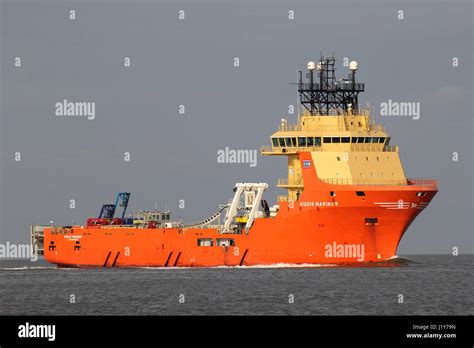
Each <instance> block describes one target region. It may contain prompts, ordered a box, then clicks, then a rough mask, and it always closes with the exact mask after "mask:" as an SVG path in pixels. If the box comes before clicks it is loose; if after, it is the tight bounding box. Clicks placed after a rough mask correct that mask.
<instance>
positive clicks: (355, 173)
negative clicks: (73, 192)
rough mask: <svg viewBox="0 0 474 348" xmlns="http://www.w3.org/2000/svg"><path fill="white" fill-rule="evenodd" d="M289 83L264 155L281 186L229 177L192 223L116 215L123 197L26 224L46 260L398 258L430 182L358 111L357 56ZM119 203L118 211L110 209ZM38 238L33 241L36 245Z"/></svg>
mask: <svg viewBox="0 0 474 348" xmlns="http://www.w3.org/2000/svg"><path fill="white" fill-rule="evenodd" d="M307 68H308V70H307V73H306V74H305V75H306V79H305V80H304V79H303V73H302V72H300V74H299V81H298V82H297V88H298V92H299V98H300V103H301V107H302V109H303V111H302V113H301V115H298V119H297V122H296V123H295V124H290V123H289V122H288V121H287V120H286V119H282V120H281V122H280V125H279V127H278V130H277V131H276V132H275V133H273V134H272V135H271V137H270V146H264V147H262V149H261V154H262V155H264V156H286V157H287V160H288V171H287V174H286V178H284V179H280V180H278V183H277V186H278V187H280V188H283V189H285V190H286V191H287V194H286V195H284V196H279V197H278V199H277V202H276V203H275V204H272V205H271V204H268V202H267V201H266V200H265V199H264V193H265V191H266V190H267V189H268V187H269V186H268V184H266V183H237V184H236V185H235V187H234V196H233V198H232V199H231V200H229V202H228V203H226V204H222V205H220V206H219V208H218V210H217V211H216V212H215V213H214V214H212V215H211V216H210V217H209V218H207V219H205V220H203V221H200V222H196V223H191V224H183V223H181V222H177V221H171V220H170V214H169V212H159V211H155V212H140V213H138V214H136V215H135V216H134V217H133V218H126V217H125V210H126V207H127V204H128V199H129V197H130V194H129V193H119V195H118V196H117V199H116V204H115V205H113V204H111V205H104V207H103V209H102V211H101V214H100V215H99V217H98V218H90V219H88V222H87V225H86V226H66V227H65V226H63V227H51V226H50V227H45V228H38V227H35V228H32V231H33V232H32V233H36V235H33V236H32V240H33V241H40V242H41V244H43V243H44V245H40V248H39V249H41V250H43V249H44V255H45V257H46V259H47V260H48V261H50V262H52V263H55V264H58V265H59V266H62V267H142V266H159V267H170V266H174V267H180V266H187V267H193V266H195V267H213V266H222V265H227V266H243V265H261V264H262V265H269V264H281V263H283V264H286V263H288V264H348V263H350V264H353V263H356V264H360V263H364V264H366V263H367V262H374V261H382V260H387V259H389V258H391V257H393V256H394V255H396V250H397V247H398V244H399V242H400V239H401V238H402V236H403V234H404V233H405V231H406V230H407V228H408V226H409V225H410V223H411V222H412V221H413V219H414V218H415V217H416V216H417V215H418V214H419V213H420V212H421V211H422V210H423V209H425V208H426V207H427V205H428V204H429V202H430V201H431V199H432V198H433V197H434V195H435V194H436V192H437V183H436V181H434V180H428V179H417V180H415V179H408V178H407V177H406V176H405V172H404V170H403V167H402V164H401V161H400V158H399V152H398V146H393V145H390V135H389V134H388V133H387V132H386V131H385V129H384V127H383V126H382V125H378V124H375V123H374V122H373V121H372V120H371V116H370V110H369V109H362V110H361V109H360V108H359V100H358V98H359V93H360V92H363V91H364V88H365V86H364V84H363V83H359V82H357V80H356V72H357V70H358V63H357V62H355V61H353V62H351V63H350V65H349V70H350V73H349V76H348V78H346V79H341V80H337V79H336V75H335V59H334V57H333V56H330V57H322V56H321V57H320V59H319V61H318V62H317V63H315V62H309V63H308V66H307ZM118 207H124V209H123V213H122V216H121V217H118V218H116V217H114V213H115V210H116V208H118ZM38 243H39V242H38Z"/></svg>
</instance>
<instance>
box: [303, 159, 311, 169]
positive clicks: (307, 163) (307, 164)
mask: <svg viewBox="0 0 474 348" xmlns="http://www.w3.org/2000/svg"><path fill="white" fill-rule="evenodd" d="M303 168H311V161H309V160H304V161H303Z"/></svg>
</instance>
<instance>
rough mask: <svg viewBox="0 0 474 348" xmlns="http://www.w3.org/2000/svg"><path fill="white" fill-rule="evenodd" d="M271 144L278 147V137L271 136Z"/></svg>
mask: <svg viewBox="0 0 474 348" xmlns="http://www.w3.org/2000/svg"><path fill="white" fill-rule="evenodd" d="M272 144H273V146H274V147H278V138H272Z"/></svg>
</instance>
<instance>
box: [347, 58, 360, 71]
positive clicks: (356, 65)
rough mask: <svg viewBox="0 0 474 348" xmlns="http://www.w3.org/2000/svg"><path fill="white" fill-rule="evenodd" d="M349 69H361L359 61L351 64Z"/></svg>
mask: <svg viewBox="0 0 474 348" xmlns="http://www.w3.org/2000/svg"><path fill="white" fill-rule="evenodd" d="M349 69H350V70H353V71H354V70H358V69H359V63H357V61H355V60H353V61H351V62H350V63H349Z"/></svg>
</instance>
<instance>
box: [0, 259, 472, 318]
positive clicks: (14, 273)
mask: <svg viewBox="0 0 474 348" xmlns="http://www.w3.org/2000/svg"><path fill="white" fill-rule="evenodd" d="M473 261H474V255H460V256H448V255H410V256H403V257H400V258H398V259H396V260H394V261H393V262H392V263H390V264H389V265H385V266H383V267H358V268H355V267H288V265H282V266H278V267H243V268H207V269H199V268H183V269H177V268H174V269H173V268H171V269H170V268H166V269H164V268H140V269H58V268H56V267H55V266H54V265H50V264H48V263H46V262H45V261H38V262H34V263H33V262H30V261H29V260H3V261H0V314H2V315H369V314H373V315H417V314H419V315H425V314H428V315H456V314H457V315H466V314H474V309H473V307H474V306H473V277H472V270H473V263H474V262H473ZM181 295H184V297H183V296H181ZM400 295H401V296H403V303H399V300H400V299H401V298H402V297H401V296H400ZM292 298H294V303H290V302H291V299H292ZM71 299H74V300H75V303H71V302H74V301H71ZM180 299H181V302H183V299H184V303H180Z"/></svg>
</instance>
